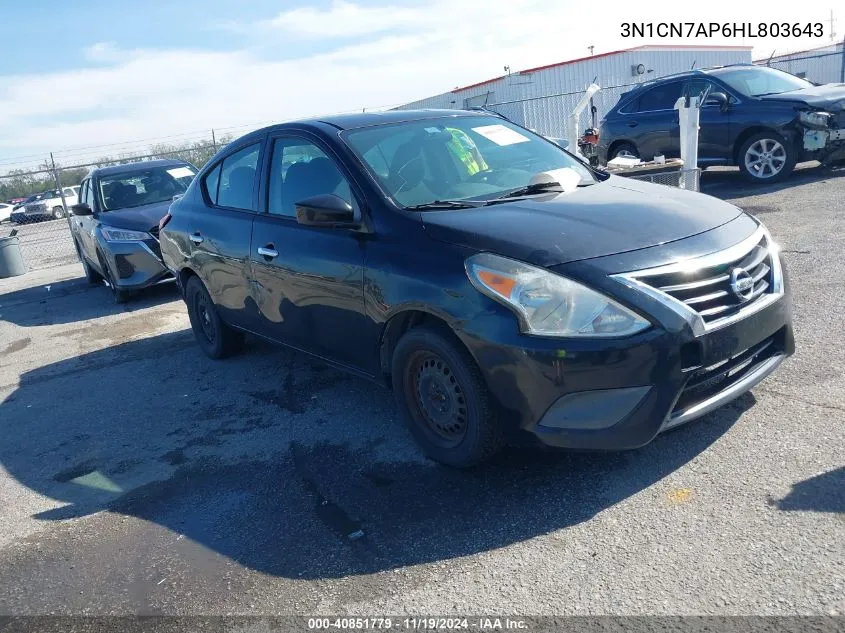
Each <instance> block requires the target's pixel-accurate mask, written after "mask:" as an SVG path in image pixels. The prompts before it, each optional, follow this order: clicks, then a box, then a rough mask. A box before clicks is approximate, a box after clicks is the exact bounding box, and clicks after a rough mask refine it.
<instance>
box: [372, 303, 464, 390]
mask: <svg viewBox="0 0 845 633" xmlns="http://www.w3.org/2000/svg"><path fill="white" fill-rule="evenodd" d="M453 320H454V319H451V318H450V317H449V316H448V315H446V314H443V313H439V311H434V310H432V309H431V307H430V306H424V307H423V306H408V307H405V308H402V309H399V310H397V311H395V312H394V313H393V314H392V315H391V316H390V317H389V318H388V319H387V321H386V323H385V325H384V328H382V332H381V338H380V340H379V362H380V372H381V377H382V379H383V381H384V383H385V384H386V385H387V386H388V387H391V388H392V384H391V383H392V380H391V371H392V370H391V366H392V363H393V352H394V350H395V349H396V345H397V344H398V343H399V340H400V339H401V338H402V337H403V336H404V335H405V333H406V332H408V331H409V330H411V329H413V328H415V327H418V326H420V325H426V326H428V327H431V328H434V329H436V330H438V331H440V332H441V333H443V334H444V335H446V336H447V337H448V338H450V339H452V340H453V341H454V342H455V344H457V345H461V346H462V347H463V348H464V349H466V350H467V352H468V353H469V354H470V356H472V357H473V359H474V355H473V354H472V351H471V350H469V349H468V348H467V347H466V345H464V343H463V341H461V339H460V337H459V336H458V335H457V333H456V331H455V329H454V327H453V326H452V325H451V324H450V321H453Z"/></svg>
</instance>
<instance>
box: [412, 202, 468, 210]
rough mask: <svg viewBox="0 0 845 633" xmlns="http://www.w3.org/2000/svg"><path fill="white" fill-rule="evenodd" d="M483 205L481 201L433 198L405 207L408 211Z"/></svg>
mask: <svg viewBox="0 0 845 633" xmlns="http://www.w3.org/2000/svg"><path fill="white" fill-rule="evenodd" d="M481 206H484V203H483V202H471V201H469V200H435V201H433V202H426V203H425V204H415V205H413V206H410V207H405V208H406V209H407V210H408V211H428V210H430V209H476V208H478V207H481Z"/></svg>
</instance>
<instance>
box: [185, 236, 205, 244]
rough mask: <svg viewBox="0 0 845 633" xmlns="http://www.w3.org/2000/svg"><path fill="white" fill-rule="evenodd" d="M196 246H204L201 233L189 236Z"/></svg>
mask: <svg viewBox="0 0 845 633" xmlns="http://www.w3.org/2000/svg"><path fill="white" fill-rule="evenodd" d="M188 237H189V238H190V240H191V241H192V242H193V243H194V244H202V241H203V236H202V235H200V234H199V233H194V234H192V235H189V236H188Z"/></svg>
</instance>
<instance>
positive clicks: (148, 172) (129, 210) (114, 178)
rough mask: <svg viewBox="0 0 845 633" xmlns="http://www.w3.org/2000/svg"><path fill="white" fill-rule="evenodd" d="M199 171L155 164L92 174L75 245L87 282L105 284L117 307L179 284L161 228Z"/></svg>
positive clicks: (74, 226)
mask: <svg viewBox="0 0 845 633" xmlns="http://www.w3.org/2000/svg"><path fill="white" fill-rule="evenodd" d="M196 172H197V170H196V168H194V167H193V166H192V165H189V164H188V163H185V162H182V161H179V160H150V161H143V162H138V163H130V164H128V165H116V166H113V167H102V168H98V169H92V170H91V172H90V173H89V174H88V176H86V178H85V180H83V181H82V187H81V189H80V192H79V202H78V203H77V204H75V205H73V206H72V207H71V212H72V213H73V218H72V219H71V222H70V227H71V234H72V235H73V243H74V246H75V247H76V253H77V255H78V256H79V261H80V262H82V267H83V269H84V270H85V277H86V278H87V279H88V282H89V283H91V284H97V283H102V282H105V283H106V285H107V286H108V287H109V289H110V290H111V293H112V298H113V299H114V301H115V302H116V303H122V302H124V301H125V300H126V299H127V298H128V296H129V295H130V294H131V293H132V292H133V291H137V290H141V289H143V288H147V287H149V286H153V285H155V284H158V283H162V282H167V281H170V282H172V281H173V275H171V274H170V271H169V270H168V269H167V268H166V267H165V265H164V262H163V261H162V259H161V250H160V249H159V243H158V225H159V222H160V220H161V218H162V217H163V216H164V215H165V214H166V213H167V209H168V207H169V206H170V203H171V202H173V198H174V197H175V196H179V195H181V194H183V193H185V190H186V189H187V188H188V185H189V184H190V182H191V180H193V178H194V176H195V175H196Z"/></svg>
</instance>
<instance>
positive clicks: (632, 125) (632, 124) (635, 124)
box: [628, 121, 639, 127]
mask: <svg viewBox="0 0 845 633" xmlns="http://www.w3.org/2000/svg"><path fill="white" fill-rule="evenodd" d="M638 125H639V123H637V122H636V121H631V122H630V123H628V127H637V126H638Z"/></svg>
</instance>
